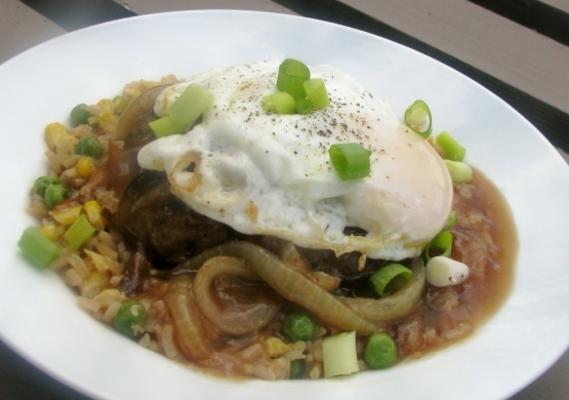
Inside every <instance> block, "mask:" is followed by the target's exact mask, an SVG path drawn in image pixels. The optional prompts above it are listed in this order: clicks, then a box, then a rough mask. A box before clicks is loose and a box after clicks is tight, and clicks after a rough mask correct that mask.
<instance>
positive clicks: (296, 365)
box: [290, 360, 306, 379]
mask: <svg viewBox="0 0 569 400" xmlns="http://www.w3.org/2000/svg"><path fill="white" fill-rule="evenodd" d="M305 374H306V364H305V362H304V360H294V361H291V362H290V379H302V378H304V376H305Z"/></svg>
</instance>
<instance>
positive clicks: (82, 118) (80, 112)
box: [70, 103, 91, 126]
mask: <svg viewBox="0 0 569 400" xmlns="http://www.w3.org/2000/svg"><path fill="white" fill-rule="evenodd" d="M90 116H91V113H90V112H89V110H88V109H87V104H84V103H81V104H77V105H76V106H75V107H73V109H72V110H71V114H70V119H71V125H73V126H77V125H81V124H86V123H87V121H88V119H89V117H90Z"/></svg>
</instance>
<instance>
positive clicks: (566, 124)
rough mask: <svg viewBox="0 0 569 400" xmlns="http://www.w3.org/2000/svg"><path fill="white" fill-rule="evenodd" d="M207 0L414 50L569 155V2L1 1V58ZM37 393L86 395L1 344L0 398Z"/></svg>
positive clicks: (543, 391) (560, 389) (558, 386)
mask: <svg viewBox="0 0 569 400" xmlns="http://www.w3.org/2000/svg"><path fill="white" fill-rule="evenodd" d="M516 4H517V8H516ZM485 7H486V8H485ZM205 8H209V9H212V8H231V9H250V10H262V11H272V12H278V13H288V14H300V15H304V16H309V17H313V18H319V19H325V20H329V21H333V22H337V23H340V24H344V25H348V26H352V27H355V28H358V29H362V30H366V31H369V32H371V33H375V34H378V35H380V36H383V37H387V38H389V39H392V40H394V41H396V42H399V43H402V44H405V45H407V46H409V47H412V48H415V49H417V50H419V51H422V52H424V53H426V54H428V55H430V56H432V57H434V58H437V59H439V60H441V61H443V62H445V63H446V64H448V65H451V66H452V67H454V68H456V69H458V70H459V71H461V72H463V73H464V74H466V75H468V76H470V77H471V78H473V79H474V80H476V81H478V82H479V83H481V84H482V85H484V86H486V87H487V88H488V89H490V90H491V91H493V92H494V93H496V94H498V95H499V96H500V97H502V98H503V99H504V100H506V101H507V102H508V103H510V104H511V105H512V106H513V107H514V108H516V109H517V110H518V111H519V112H520V113H522V114H523V115H524V116H525V117H526V118H528V119H529V120H530V121H531V122H532V123H533V124H534V125H536V126H537V127H538V129H540V130H541V131H542V132H543V134H544V135H545V136H546V137H547V138H548V139H549V140H550V141H551V142H552V143H553V144H554V145H555V146H557V148H558V149H559V151H560V153H561V155H562V156H564V157H565V158H566V159H567V160H568V162H569V155H568V154H567V152H568V151H569V47H568V45H569V0H540V1H537V0H535V1H531V0H526V1H523V2H521V1H520V2H512V1H507V0H471V1H467V0H421V1H417V0H382V1H369V0H345V1H337V0H274V1H270V0H209V1H208V0H165V1H154V0H127V1H120V2H114V1H113V0H27V1H24V2H20V1H18V0H0V63H1V62H4V61H6V60H7V59H9V58H10V57H12V56H14V55H16V54H18V53H19V52H21V51H23V50H26V49H27V48H29V47H31V46H33V45H36V44H38V43H41V42H44V41H46V40H48V39H50V38H53V37H55V36H58V35H61V34H64V33H65V32H67V31H70V30H74V29H77V28H81V27H84V26H88V25H92V24H95V23H98V22H103V21H107V20H111V19H116V18H123V17H128V16H132V15H136V14H146V13H154V12H162V11H174V10H188V9H205ZM566 377H569V353H566V354H565V355H564V356H563V357H562V358H561V359H560V360H559V361H558V362H557V363H556V364H555V365H554V366H553V367H552V368H551V369H550V370H549V371H547V372H546V373H545V374H544V375H543V376H542V377H541V378H539V379H538V380H536V381H535V382H534V383H533V384H531V385H530V386H529V387H527V388H526V389H524V390H523V391H521V392H520V393H518V394H517V395H515V396H514V397H513V399H515V400H530V399H536V400H537V399H565V398H569V382H568V381H567V379H566ZM35 398H42V399H43V400H48V399H86V397H85V396H83V395H81V394H79V393H77V392H75V391H74V390H72V389H70V388H68V387H65V386H64V385H62V384H61V383H59V382H57V381H55V380H53V379H52V378H51V377H49V376H47V375H46V374H44V373H43V372H41V371H39V370H38V369H36V368H35V367H33V366H32V365H31V364H29V363H28V362H27V361H25V360H24V359H22V358H21V357H20V356H18V355H16V354H15V353H14V352H13V351H12V350H10V349H9V348H7V347H6V346H5V345H4V344H2V343H1V342H0V400H2V399H10V400H20V399H35Z"/></svg>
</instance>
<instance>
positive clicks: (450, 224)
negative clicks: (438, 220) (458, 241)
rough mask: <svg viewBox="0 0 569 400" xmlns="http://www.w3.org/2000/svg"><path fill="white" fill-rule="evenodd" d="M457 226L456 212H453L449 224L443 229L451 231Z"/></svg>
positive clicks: (448, 220) (449, 217)
mask: <svg viewBox="0 0 569 400" xmlns="http://www.w3.org/2000/svg"><path fill="white" fill-rule="evenodd" d="M455 225H456V211H455V210H451V211H450V214H449V216H448V219H447V223H446V225H445V227H444V228H443V229H444V230H445V231H450V230H451V229H452V228H454V226H455Z"/></svg>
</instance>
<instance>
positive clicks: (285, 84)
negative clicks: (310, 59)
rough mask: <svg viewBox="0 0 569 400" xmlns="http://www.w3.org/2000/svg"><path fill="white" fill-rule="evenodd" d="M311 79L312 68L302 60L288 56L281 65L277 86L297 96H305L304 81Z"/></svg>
mask: <svg viewBox="0 0 569 400" xmlns="http://www.w3.org/2000/svg"><path fill="white" fill-rule="evenodd" d="M308 79H310V70H309V69H308V67H307V66H306V64H304V63H303V62H301V61H298V60H294V59H292V58H287V59H286V60H284V61H283V62H282V63H281V65H279V74H278V76H277V88H278V89H279V90H280V91H283V92H287V93H289V94H290V95H291V96H293V97H295V98H304V97H306V93H305V91H304V87H303V85H302V84H303V83H304V81H306V80H308Z"/></svg>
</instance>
